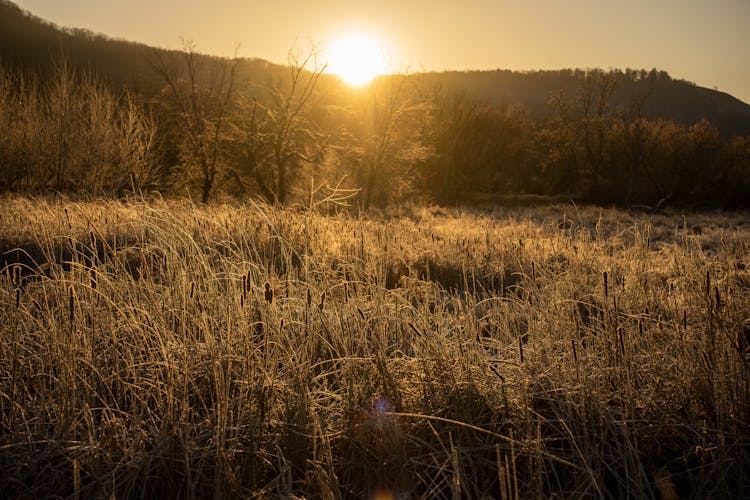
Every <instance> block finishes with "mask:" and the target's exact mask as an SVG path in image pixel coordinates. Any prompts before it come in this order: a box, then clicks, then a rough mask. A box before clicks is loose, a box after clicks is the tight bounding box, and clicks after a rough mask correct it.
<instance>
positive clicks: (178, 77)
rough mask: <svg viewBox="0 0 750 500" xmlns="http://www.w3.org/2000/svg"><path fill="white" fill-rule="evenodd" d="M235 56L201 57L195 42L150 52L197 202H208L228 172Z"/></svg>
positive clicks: (237, 60) (174, 138) (184, 172)
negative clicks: (226, 143) (226, 142)
mask: <svg viewBox="0 0 750 500" xmlns="http://www.w3.org/2000/svg"><path fill="white" fill-rule="evenodd" d="M238 63H239V59H238V58H237V57H235V58H234V59H232V60H227V59H220V58H207V57H205V56H200V55H199V54H198V53H197V52H196V50H195V46H194V45H193V44H191V43H188V42H185V43H183V50H182V51H180V52H177V53H170V54H168V55H167V54H165V53H164V52H159V51H154V52H153V57H152V65H153V67H154V69H155V70H156V71H157V72H158V74H159V75H160V76H161V78H162V79H163V80H164V83H165V85H166V87H165V89H164V91H163V92H162V103H164V104H166V106H167V107H168V109H169V112H170V113H171V119H172V122H173V124H174V126H175V127H174V128H176V130H177V134H176V136H174V137H173V140H176V141H177V143H178V144H179V148H180V159H181V162H182V175H184V176H186V177H187V179H192V178H194V177H197V180H198V185H199V189H200V193H201V201H202V202H203V203H206V202H207V201H208V200H209V199H210V198H211V195H212V194H213V192H214V190H215V188H216V185H217V183H218V182H219V181H220V179H221V178H222V177H223V176H224V175H225V174H226V164H225V163H224V158H223V157H222V153H221V149H220V147H221V144H222V140H223V137H224V134H225V132H226V129H227V126H228V120H229V114H230V109H231V105H232V101H233V98H234V96H235V83H236V70H237V65H238Z"/></svg>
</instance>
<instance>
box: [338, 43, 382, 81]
mask: <svg viewBox="0 0 750 500" xmlns="http://www.w3.org/2000/svg"><path fill="white" fill-rule="evenodd" d="M326 62H327V64H328V67H327V69H326V71H327V72H328V73H333V74H335V75H338V76H339V78H341V79H342V80H344V81H345V82H346V83H348V84H349V85H353V86H356V87H360V86H363V85H366V84H368V83H370V81H371V80H372V79H373V78H375V77H376V76H378V75H382V74H384V73H385V72H386V70H387V66H388V64H387V62H388V61H387V57H386V53H385V50H384V49H383V48H382V46H381V45H380V44H379V43H378V41H377V40H376V39H375V38H373V37H372V36H369V35H364V34H353V35H346V36H342V37H340V38H338V39H336V40H335V41H334V42H333V43H331V44H330V45H329V46H328V48H327V50H326Z"/></svg>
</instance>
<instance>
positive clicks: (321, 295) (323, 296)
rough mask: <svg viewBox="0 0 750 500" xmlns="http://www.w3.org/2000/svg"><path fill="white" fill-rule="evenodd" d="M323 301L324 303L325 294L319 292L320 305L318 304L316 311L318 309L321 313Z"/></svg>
mask: <svg viewBox="0 0 750 500" xmlns="http://www.w3.org/2000/svg"><path fill="white" fill-rule="evenodd" d="M325 301H326V293H325V292H320V304H318V309H320V310H321V311H322V310H323V306H324V305H325Z"/></svg>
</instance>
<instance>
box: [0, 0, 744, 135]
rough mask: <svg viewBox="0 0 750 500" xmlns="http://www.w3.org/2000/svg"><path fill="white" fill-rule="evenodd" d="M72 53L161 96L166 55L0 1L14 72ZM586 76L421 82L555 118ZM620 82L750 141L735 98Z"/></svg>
mask: <svg viewBox="0 0 750 500" xmlns="http://www.w3.org/2000/svg"><path fill="white" fill-rule="evenodd" d="M61 50H62V51H64V52H66V53H67V54H68V55H69V56H70V57H71V59H72V60H73V61H74V63H75V64H77V65H78V66H80V67H91V68H94V69H96V71H97V72H98V73H100V74H102V75H106V76H107V77H108V78H110V79H111V80H112V81H113V82H114V83H116V84H120V85H125V86H127V87H129V88H131V89H133V90H136V91H137V92H141V93H145V94H151V93H153V92H156V91H157V90H158V89H159V88H160V86H161V82H160V80H159V79H158V78H157V76H156V75H155V73H154V71H153V69H152V68H151V66H150V64H149V55H150V54H151V55H153V54H154V52H156V53H158V52H164V50H163V49H156V48H153V47H148V46H146V45H144V44H141V43H136V42H131V41H124V40H115V39H112V38H109V37H107V36H104V35H101V34H96V33H93V32H91V31H88V30H83V29H71V28H61V27H58V26H56V25H54V24H52V23H49V22H46V21H44V20H42V19H40V18H38V17H36V16H34V15H32V14H30V13H28V12H25V11H24V10H22V9H21V8H19V7H18V6H17V5H15V4H14V3H12V2H10V1H8V0H0V60H3V61H6V62H10V63H11V64H13V65H22V66H25V67H33V68H43V67H45V66H46V65H47V64H48V63H49V61H50V59H51V56H52V55H54V54H57V53H59V52H60V51H61ZM278 69H279V66H278V65H274V64H271V63H269V62H268V61H264V60H262V59H247V60H243V61H242V65H241V67H240V71H241V72H242V73H243V74H244V75H245V76H246V77H249V78H252V79H254V80H256V81H266V80H267V79H268V78H269V77H270V75H272V74H274V73H275V72H277V71H278ZM585 73H586V71H585V70H580V69H576V70H573V69H563V70H557V71H531V72H519V71H510V70H494V71H448V72H440V73H428V74H426V75H419V76H420V77H426V80H427V81H429V82H430V83H431V84H433V85H437V86H439V87H442V88H446V89H453V90H458V91H461V92H466V93H467V94H474V95H477V96H479V97H480V98H482V99H485V100H487V101H489V102H491V103H494V104H497V105H500V106H507V105H511V104H521V105H523V106H525V107H526V108H527V109H528V110H529V112H530V114H531V115H532V116H536V117H543V116H544V115H545V114H548V113H549V112H550V107H549V105H548V99H549V97H550V96H551V95H552V94H554V93H556V92H563V93H565V94H568V95H570V96H573V95H575V93H576V91H577V87H578V85H579V82H580V78H581V76H582V75H584V74H585ZM609 74H612V75H614V77H615V78H616V79H617V88H616V91H615V92H614V93H613V95H612V96H611V99H612V104H614V105H616V106H620V107H622V108H623V109H630V108H632V107H633V105H634V103H637V102H641V101H642V105H641V106H640V107H639V112H640V113H641V114H642V116H643V117H645V118H652V119H657V118H660V119H668V120H674V121H676V122H678V123H680V124H683V125H691V124H693V123H696V122H698V121H700V120H701V119H707V120H708V121H709V122H711V123H712V124H713V125H715V126H716V127H717V128H718V129H719V130H720V131H721V132H723V133H725V134H739V135H747V134H750V105H748V104H746V103H744V102H742V101H740V100H739V99H736V98H734V97H732V96H731V95H729V94H726V93H723V92H719V91H716V90H712V89H707V88H703V87H699V86H697V85H695V84H693V83H691V82H687V81H684V80H676V79H673V78H671V77H670V76H669V75H668V74H667V73H665V72H663V71H658V70H656V69H653V70H651V71H646V70H632V69H627V70H624V71H623V70H613V71H611V72H609Z"/></svg>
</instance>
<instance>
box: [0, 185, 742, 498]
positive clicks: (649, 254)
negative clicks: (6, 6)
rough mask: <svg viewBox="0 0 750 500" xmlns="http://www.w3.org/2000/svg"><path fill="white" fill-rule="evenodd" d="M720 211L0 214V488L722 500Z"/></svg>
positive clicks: (730, 320)
mask: <svg viewBox="0 0 750 500" xmlns="http://www.w3.org/2000/svg"><path fill="white" fill-rule="evenodd" d="M748 220H749V219H748V216H747V214H729V215H725V214H718V213H714V214H692V215H685V216H681V215H677V214H672V215H644V214H635V213H627V212H622V211H615V210H605V209H598V208H588V207H582V208H577V207H574V206H552V207H544V208H537V209H513V210H505V211H502V210H498V211H496V212H494V213H487V212H485V213H472V212H464V211H457V210H452V209H451V210H448V209H437V208H431V207H405V208H402V209H400V210H396V211H393V212H392V213H387V214H380V215H371V216H369V217H365V216H360V217H355V216H349V215H336V216H332V215H329V216H324V215H320V214H317V213H314V212H309V211H308V212H305V211H295V210H291V209H280V208H273V207H269V206H266V205H257V204H252V203H250V204H247V205H241V206H238V205H233V206H230V205H210V206H195V205H193V204H190V203H188V202H178V201H150V202H145V201H138V200H135V201H128V202H115V201H99V202H86V203H74V202H59V201H58V202H55V201H51V200H46V199H39V198H33V199H30V198H18V197H10V198H4V199H2V200H0V228H2V229H0V244H1V245H2V246H3V251H4V252H5V253H4V256H3V259H4V266H5V269H4V270H3V273H2V277H0V303H2V309H1V310H2V312H1V313H0V325H1V326H0V335H2V339H0V397H1V398H2V399H1V400H0V410H1V412H2V415H1V417H2V431H1V432H0V470H2V471H3V474H2V476H1V477H0V490H2V491H4V492H6V493H7V494H8V495H9V496H12V497H29V498H31V497H33V498H38V497H45V496H51V495H59V496H62V497H76V498H79V497H86V498H88V497H105V496H114V497H119V498H122V497H143V496H147V497H160V498H162V497H163V498H170V497H207V496H211V495H213V496H217V497H280V496H290V495H296V496H298V497H308V498H350V497H351V498H366V497H371V498H392V497H395V498H459V497H463V498H483V497H484V498H527V497H537V496H539V497H549V496H553V495H556V496H559V497H580V496H594V497H615V498H619V497H625V496H632V497H659V496H661V497H662V498H671V497H675V496H682V497H694V498H707V497H727V496H740V497H742V496H747V495H748V494H750V453H749V447H750V428H749V427H748V422H750V396H749V393H750V387H749V382H750V376H749V374H748V370H749V369H750V366H748V362H749V361H748V352H747V346H748V340H750V339H748V336H750V332H749V331H750V325H748V324H747V323H746V322H747V320H748V319H749V318H750V300H749V299H750V274H748V270H747V266H750V224H748V222H747V221H748ZM14 249H17V250H14ZM266 284H267V285H266ZM269 292H271V293H272V296H269Z"/></svg>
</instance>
